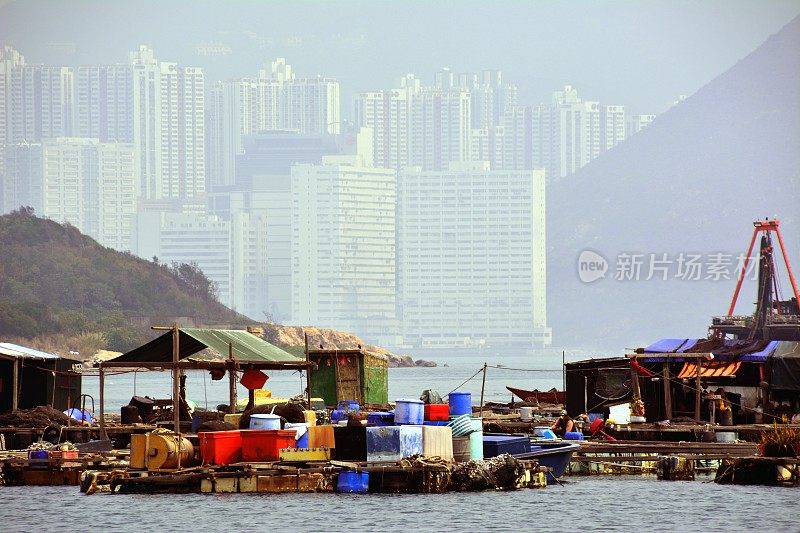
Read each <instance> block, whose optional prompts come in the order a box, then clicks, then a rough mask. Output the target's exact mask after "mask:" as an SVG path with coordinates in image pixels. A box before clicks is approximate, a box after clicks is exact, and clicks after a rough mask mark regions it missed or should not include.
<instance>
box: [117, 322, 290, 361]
mask: <svg viewBox="0 0 800 533" xmlns="http://www.w3.org/2000/svg"><path fill="white" fill-rule="evenodd" d="M179 335H180V337H179V339H178V349H179V352H180V353H179V358H180V359H186V358H188V357H190V356H192V355H194V354H196V353H197V352H200V351H202V350H205V349H206V348H209V349H211V350H213V351H214V352H216V353H217V354H219V356H220V359H225V358H227V357H228V344H229V343H230V344H232V345H233V355H234V357H235V358H236V359H237V360H238V361H240V362H243V363H257V364H265V363H274V364H276V366H277V365H284V364H288V365H291V364H297V365H298V366H304V365H305V360H304V359H302V358H300V357H296V356H294V355H292V354H290V353H289V352H287V351H285V350H282V349H281V348H278V347H277V346H275V345H274V344H270V343H268V342H267V341H265V340H264V339H262V338H260V337H256V336H255V335H253V334H252V333H250V332H248V331H244V330H236V329H196V328H180V329H179ZM171 361H172V331H167V332H166V333H164V334H163V335H161V336H160V337H157V338H155V339H153V340H152V341H150V342H148V343H147V344H144V345H142V346H139V347H138V348H134V349H133V350H131V351H129V352H127V353H124V354H122V355H120V356H119V357H115V358H114V359H111V360H110V361H109V362H114V363H115V364H119V363H132V364H137V363H138V364H147V363H151V364H157V363H168V362H171Z"/></svg>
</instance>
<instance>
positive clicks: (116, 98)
mask: <svg viewBox="0 0 800 533" xmlns="http://www.w3.org/2000/svg"><path fill="white" fill-rule="evenodd" d="M132 74H133V73H132V69H131V67H130V65H123V64H120V65H88V66H80V67H78V68H77V69H76V72H75V110H76V116H75V135H76V136H77V137H86V138H93V139H99V140H100V142H121V143H132V142H133V85H132V84H133V76H132Z"/></svg>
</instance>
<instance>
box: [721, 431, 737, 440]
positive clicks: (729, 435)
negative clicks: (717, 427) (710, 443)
mask: <svg viewBox="0 0 800 533" xmlns="http://www.w3.org/2000/svg"><path fill="white" fill-rule="evenodd" d="M738 436H739V435H738V434H737V433H736V432H735V431H717V442H736V439H737V437H738Z"/></svg>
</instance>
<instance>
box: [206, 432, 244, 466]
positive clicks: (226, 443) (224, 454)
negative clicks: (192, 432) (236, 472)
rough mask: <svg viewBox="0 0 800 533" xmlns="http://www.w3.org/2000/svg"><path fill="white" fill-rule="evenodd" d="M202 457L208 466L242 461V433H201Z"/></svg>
mask: <svg viewBox="0 0 800 533" xmlns="http://www.w3.org/2000/svg"><path fill="white" fill-rule="evenodd" d="M197 436H198V437H200V457H202V458H203V464H206V465H229V464H232V463H239V462H241V460H242V434H241V431H239V430H238V429H237V430H233V431H201V432H200V433H198V435H197Z"/></svg>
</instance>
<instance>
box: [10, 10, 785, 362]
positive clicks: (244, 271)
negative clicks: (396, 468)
mask: <svg viewBox="0 0 800 533" xmlns="http://www.w3.org/2000/svg"><path fill="white" fill-rule="evenodd" d="M798 13H800V5H798V4H797V2H795V1H769V2H747V1H740V2H721V1H717V2H713V1H703V2H647V3H632V2H619V1H606V2H592V3H589V2H569V3H568V2H558V3H555V2H500V3H497V2H492V3H489V2H437V3H435V4H434V3H430V4H427V3H422V2H408V3H403V2H394V3H386V2H382V3H376V2H339V3H331V2H295V3H222V4H220V3H216V2H214V3H212V2H169V3H156V2H137V3H131V4H127V3H121V2H76V3H61V2H53V1H36V0H33V1H26V2H2V3H0V46H3V47H4V48H2V49H0V54H2V55H0V92H2V97H3V101H2V102H0V115H1V116H0V118H2V119H3V120H2V121H0V130H1V131H0V144H2V145H3V157H2V164H1V165H0V172H2V174H0V177H2V187H0V207H2V210H3V213H7V212H10V211H13V210H15V209H17V208H19V207H20V206H31V207H34V212H35V214H37V215H38V216H43V217H47V218H51V219H53V220H56V221H59V222H62V221H66V222H69V223H70V224H72V225H74V226H76V227H77V228H78V229H80V230H81V231H82V232H84V233H87V234H89V235H90V236H92V237H93V238H95V239H96V240H98V242H100V243H101V244H103V245H105V246H109V247H111V248H114V249H116V250H120V251H130V252H132V253H134V254H135V255H138V256H140V257H142V258H145V259H152V258H153V257H157V258H158V260H160V261H162V262H166V263H170V264H171V263H172V262H176V263H189V262H195V263H197V265H198V266H199V267H200V268H201V269H202V270H203V272H204V273H205V274H206V275H207V276H208V278H209V279H210V280H211V281H213V282H214V283H215V284H216V286H217V291H218V295H219V297H220V301H221V302H222V303H223V304H225V305H227V306H229V307H231V308H233V309H235V310H237V311H239V312H242V313H244V314H246V315H248V316H249V317H251V318H253V319H255V320H267V319H269V320H275V321H278V322H281V323H285V324H297V325H311V326H319V327H330V328H335V329H343V330H348V331H351V332H352V333H355V334H358V335H361V336H363V337H364V338H365V339H367V340H368V341H370V342H375V343H381V344H385V345H388V346H391V347H401V348H404V349H407V350H410V351H414V350H417V351H426V350H436V349H452V350H458V349H465V350H482V349H486V348H489V349H492V350H495V351H502V350H512V351H516V352H524V351H526V350H538V349H549V348H552V347H559V348H560V347H566V348H582V349H588V350H592V351H594V350H597V351H599V350H603V349H611V350H621V349H622V347H623V346H630V344H625V343H626V342H630V343H634V344H635V343H637V342H646V341H647V340H654V338H655V337H657V336H670V335H676V336H683V335H684V334H685V335H687V336H688V335H690V334H697V335H698V336H699V335H701V334H703V333H704V331H705V328H706V326H707V323H708V319H709V318H710V316H711V315H712V314H715V313H716V314H720V313H722V312H723V311H724V310H725V309H724V308H725V304H726V301H727V299H728V298H729V294H730V292H731V291H732V289H733V285H732V282H731V281H728V282H727V283H725V281H726V280H725V279H722V280H719V279H717V280H709V279H708V278H705V277H703V279H701V280H698V283H696V284H692V283H688V282H687V283H683V284H680V285H679V286H678V287H677V288H675V283H674V282H673V284H672V285H670V286H669V289H665V285H663V284H662V285H659V284H657V283H646V282H645V281H642V282H641V283H635V281H638V280H630V281H631V283H627V284H621V285H622V286H621V285H620V284H614V283H613V282H611V281H610V278H612V277H613V275H614V273H615V272H614V268H615V266H616V265H615V264H614V260H615V259H616V260H617V262H618V260H619V254H620V253H624V252H631V253H632V252H638V253H641V254H642V255H643V256H647V255H648V254H656V253H658V254H661V253H668V254H669V257H670V262H671V263H670V264H671V265H672V266H675V265H677V261H678V259H677V258H678V256H679V254H680V253H682V252H701V253H702V254H705V255H708V254H712V253H714V252H717V253H723V252H724V253H725V254H729V255H731V256H735V254H736V253H738V252H742V251H743V250H742V249H741V248H743V247H744V246H745V244H746V242H745V240H746V239H747V237H748V232H749V231H750V229H749V228H748V226H747V224H749V222H750V221H751V220H752V219H754V218H760V217H763V216H773V215H775V214H776V213H777V214H778V215H779V217H780V218H781V219H782V220H783V222H784V224H785V226H786V227H785V230H784V231H786V233H787V235H788V236H789V239H788V241H789V243H790V253H791V254H792V255H791V259H793V260H794V261H795V263H798V257H799V256H800V255H799V254H800V243H798V236H800V228H798V225H800V212H799V211H800V210H798V209H797V206H798V205H800V193H798V191H799V190H800V181H799V178H798V172H797V168H798V166H797V164H796V163H797V162H798V161H800V148H798V146H800V144H798V143H797V142H795V141H797V140H798V139H799V138H800V135H799V134H798V132H799V131H800V116H798V107H797V106H798V103H797V102H798V99H800V92H798V79H797V78H798V75H797V72H798V70H797V69H796V67H797V65H798V51H797V49H792V48H791V47H790V46H788V45H787V44H786V43H794V42H796V41H797V37H798V19H797V18H796V17H797V16H798ZM779 32H780V34H779V38H777V40H774V39H773V40H772V41H770V37H771V36H773V35H775V34H778V33H779ZM765 42H766V44H764V43H765ZM770 43H772V44H770ZM762 45H763V46H765V47H769V46H772V48H769V50H771V51H772V52H773V53H771V54H770V53H767V52H762V53H760V54H759V53H758V50H757V49H759V47H760V46H762ZM754 51H756V52H754ZM782 52H783V53H782ZM751 53H752V54H753V55H752V56H751V57H750V59H749V60H746V61H742V60H743V58H746V57H747V56H748V55H749V54H751ZM740 61H741V63H740ZM765 65H770V68H766V67H764V68H761V67H762V66H765ZM759 69H761V70H759ZM793 70H794V71H793ZM792 71H793V72H792ZM748 72H749V73H755V74H753V75H748V74H747V73H748ZM742 79H751V80H753V83H752V84H751V85H749V86H746V87H745V86H743V85H741V83H739V84H738V85H737V83H738V81H737V80H742ZM703 91H705V92H703ZM726 102H730V104H729V108H730V109H735V110H736V111H735V117H733V118H731V119H730V120H728V121H727V122H725V123H724V124H723V121H721V120H720V115H719V114H718V111H719V109H720V108H723V107H725V106H726ZM765 102H766V103H765ZM716 106H719V107H716ZM759 106H763V108H762V107H759ZM731 113H734V112H733V111H731ZM768 117H769V118H768ZM767 123H768V124H769V127H767V125H766V124H767ZM724 132H729V133H730V135H729V136H727V137H724V138H723V137H722V136H721V135H722V134H723V133H724ZM705 138H715V139H720V141H719V142H717V143H715V144H714V146H713V147H712V148H711V149H704V150H702V153H700V152H701V150H700V147H701V146H702V142H703V141H702V139H705ZM754 138H757V139H759V140H760V141H763V145H761V144H758V143H757V142H754V141H753V139H754ZM682 141H685V142H683V143H682ZM745 147H747V149H749V150H751V152H750V153H748V154H747V159H746V160H745V159H744V157H745V155H744V154H745ZM715 150H718V151H715ZM75 161H77V163H75ZM654 161H659V162H660V164H659V169H658V170H654V168H653V162H654ZM753 161H760V162H761V163H760V164H750V162H753ZM71 162H72V163H71ZM734 162H735V164H734ZM70 164H74V166H73V167H70ZM732 168H733V169H732ZM792 169H794V170H792ZM737 172H741V174H737ZM700 173H702V175H699V174H700ZM767 184H768V187H770V188H773V190H775V191H779V192H776V193H775V194H771V193H769V192H768V191H767V192H759V193H753V192H752V191H753V188H755V187H759V186H764V185H767ZM71 187H78V189H74V190H73V189H71ZM689 188H691V195H689V194H688V193H689ZM721 189H724V191H723V192H720V190H721ZM651 190H652V191H653V192H652V194H650V193H649V192H648V191H651ZM48 191H52V192H51V193H50V196H48V194H49V193H48ZM588 191H591V194H589V193H588ZM637 191H638V192H637ZM656 191H658V192H656ZM681 191H686V192H687V196H686V199H681ZM71 192H75V195H74V196H75V198H74V202H72V201H71V200H70V198H71V194H70V193H71ZM670 195H674V196H670ZM703 197H705V198H706V201H705V204H706V205H707V206H708V207H709V209H713V210H716V212H715V213H714V214H709V213H702V214H699V212H700V211H701V209H700V207H699V206H700V205H702V204H703V202H700V201H699V200H698V199H699V198H703ZM692 202H697V204H698V205H694V204H692ZM717 202H719V203H717ZM645 204H650V205H651V208H650V210H643V211H642V212H640V213H639V214H640V215H642V216H641V217H639V218H637V219H635V220H634V219H627V220H626V219H625V218H624V215H625V213H626V210H629V209H630V206H633V205H636V206H637V207H636V209H643V208H642V207H641V206H642V205H645ZM664 205H667V206H669V207H670V208H669V209H668V210H662V209H659V208H661V207H663V206H664ZM690 206H691V208H690ZM656 211H659V213H656ZM651 215H652V218H651ZM692 216H699V217H700V218H701V219H702V221H703V224H702V228H701V229H699V228H698V226H697V225H696V224H691V223H690V222H689V220H690V218H691V217H692ZM700 234H702V235H704V236H705V238H701V237H698V235H700ZM644 236H647V237H648V239H649V240H645V238H644ZM587 250H589V251H592V252H593V253H596V254H597V257H598V258H599V259H602V260H605V261H607V262H608V263H610V265H607V266H608V268H610V269H611V270H610V272H609V273H608V275H607V277H608V278H609V279H606V280H594V279H593V280H590V281H589V282H588V283H587V280H586V279H580V278H579V272H577V271H576V264H577V260H578V258H579V254H581V253H582V252H584V251H587ZM729 262H730V261H729ZM727 267H728V268H729V270H730V269H732V265H731V264H728V265H727ZM670 275H672V273H670ZM729 275H730V272H729ZM732 277H735V275H733V276H732ZM595 281H597V283H594V282H595ZM711 281H715V283H711ZM716 281H721V282H720V283H716ZM593 283H594V284H593ZM673 289H674V290H673ZM690 299H692V301H690ZM651 306H655V307H657V308H658V310H659V311H658V315H659V316H658V317H656V316H651V315H652V314H653V313H652V312H651V311H652V307H651ZM689 306H692V309H687V307H689ZM742 310H743V312H744V311H745V310H744V307H743V308H742Z"/></svg>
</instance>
